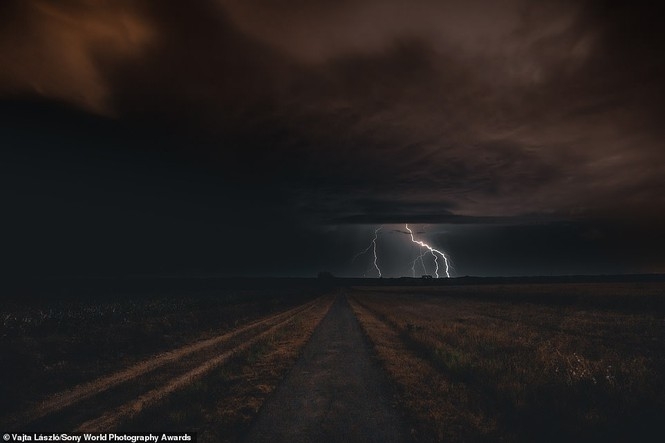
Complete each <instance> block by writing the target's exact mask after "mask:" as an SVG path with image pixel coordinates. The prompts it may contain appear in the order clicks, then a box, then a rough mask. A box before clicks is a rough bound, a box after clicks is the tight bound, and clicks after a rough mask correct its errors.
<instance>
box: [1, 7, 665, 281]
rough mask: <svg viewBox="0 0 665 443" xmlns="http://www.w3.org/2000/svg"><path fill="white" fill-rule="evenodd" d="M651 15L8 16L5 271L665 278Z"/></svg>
mask: <svg viewBox="0 0 665 443" xmlns="http://www.w3.org/2000/svg"><path fill="white" fill-rule="evenodd" d="M651 4H652V2H646V1H645V2H640V1H637V2H619V1H569V2H567V1H560V0H557V1H536V0H493V1H481V0H458V1H448V2H446V1H434V0H417V1H416V0H409V1H407V0H400V1H398V0H353V1H348V0H334V1H333V0H306V1H305V0H292V1H278V0H216V1H187V2H183V1H180V0H179V1H176V0H159V1H154V0H153V1H141V0H97V1H92V0H59V1H57V2H54V1H47V0H3V1H2V2H0V198H1V200H0V202H1V205H2V206H1V208H2V209H1V212H0V229H1V231H0V250H1V252H0V257H1V258H2V263H1V264H2V270H1V271H0V274H2V275H9V276H15V275H21V276H52V275H55V276H107V275H110V276H114V275H182V276H185V275H209V276H316V274H317V272H318V271H321V270H326V271H330V272H332V273H333V274H335V275H340V276H363V275H366V276H368V277H373V276H376V275H377V274H376V272H375V269H374V267H373V265H372V263H371V249H370V251H369V252H368V254H366V255H362V256H360V257H358V258H357V259H356V260H355V261H352V259H353V257H354V255H355V254H357V253H358V252H360V251H363V250H364V249H365V248H367V247H368V246H369V245H370V242H371V240H372V238H373V235H374V230H375V229H376V228H378V227H379V226H383V228H382V229H381V231H379V236H378V240H377V252H378V255H379V264H380V265H381V268H382V271H383V276H385V277H399V276H403V275H407V276H410V275H412V272H413V271H412V270H411V267H412V262H413V260H414V258H415V257H417V256H418V255H419V252H418V248H417V247H416V246H414V245H413V244H412V243H411V242H410V239H409V237H408V235H406V234H405V229H404V228H405V227H404V224H405V223H409V226H410V227H412V228H413V230H414V232H415V233H416V236H417V237H418V238H420V239H421V240H424V241H426V242H428V243H429V244H431V245H432V246H434V247H437V248H439V249H441V250H443V251H445V252H446V253H447V254H448V255H449V256H450V257H451V259H452V262H453V265H454V271H453V272H452V274H453V275H454V276H464V275H477V276H492V275H502V276H513V275H558V274H611V273H662V272H665V173H664V171H663V166H664V165H665V137H664V136H665V125H664V124H663V123H665V119H664V118H663V117H664V116H665V51H664V49H665V45H663V42H664V41H665V39H664V38H663V37H665V36H664V34H665V27H664V26H663V25H662V16H661V15H659V14H658V13H657V11H656V10H655V9H651V6H650V5H651ZM425 259H426V260H429V261H427V262H426V263H425V269H423V268H422V264H418V266H419V267H416V268H415V273H416V275H420V274H422V273H432V271H433V262H432V261H431V257H425Z"/></svg>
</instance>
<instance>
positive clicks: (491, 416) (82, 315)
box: [0, 280, 665, 442]
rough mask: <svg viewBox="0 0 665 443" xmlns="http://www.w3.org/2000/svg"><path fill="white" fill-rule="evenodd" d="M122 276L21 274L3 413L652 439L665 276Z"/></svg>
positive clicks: (397, 437)
mask: <svg viewBox="0 0 665 443" xmlns="http://www.w3.org/2000/svg"><path fill="white" fill-rule="evenodd" d="M107 283H108V284H107ZM130 283H131V284H128V283H127V282H125V283H123V284H121V285H118V284H117V283H113V282H101V285H100V282H96V283H95V284H94V285H91V286H89V287H88V286H85V285H83V286H81V285H78V286H77V287H76V288H74V289H71V288H70V289H67V288H64V287H63V286H61V287H54V288H52V289H51V288H49V287H46V286H45V287H40V288H38V289H39V290H32V292H30V291H24V292H23V293H21V292H20V291H17V290H16V287H14V292H13V293H12V294H10V295H11V296H8V297H6V300H5V302H4V303H3V305H2V308H1V310H0V311H1V312H0V314H1V315H2V317H1V319H2V320H3V323H2V325H1V326H2V330H1V337H0V361H1V362H2V368H1V370H2V378H1V383H0V390H1V391H0V431H8V430H16V431H18V430H21V431H27V432H31V431H35V430H40V431H41V430H49V431H51V430H54V431H57V432H71V431H112V430H135V431H179V430H190V431H198V432H199V440H200V441H209V442H217V441H243V440H244V441H258V440H261V441H294V440H297V441H309V440H312V439H316V440H317V441H507V442H510V441H515V442H522V441H524V442H526V441H585V442H586V441H598V442H600V441H660V435H659V433H660V428H661V426H660V425H661V423H660V421H662V417H663V416H665V382H664V380H665V284H664V283H662V282H658V281H637V282H635V281H633V282H620V281H615V282H610V283H603V282H599V281H594V282H584V283H575V282H557V283H547V282H521V283H519V284H516V283H512V282H502V283H501V284H449V283H450V282H448V284H440V283H442V282H434V283H433V284H426V283H424V282H418V281H414V282H413V283H415V284H417V286H407V285H405V284H404V282H391V281H390V280H388V281H379V280H375V281H372V282H371V283H372V285H371V286H364V287H360V286H355V287H350V286H348V284H349V283H354V284H357V283H358V281H353V282H350V281H343V280H333V281H325V282H320V281H319V282H316V281H301V280H298V281H296V280H291V281H289V280H274V281H262V282H259V283H257V282H251V281H233V282H225V283H223V284H217V283H214V282H213V283H214V284H211V283H210V282H204V284H202V283H201V282H200V281H199V282H195V283H194V284H193V283H191V282H186V281H176V280H173V281H170V282H169V281H160V282H159V284H158V285H153V284H152V283H150V282H142V283H141V284H140V285H136V284H135V282H130ZM394 283H397V284H394ZM437 283H439V284H437ZM474 283H476V282H474ZM151 285H152V286H151ZM109 287H112V288H113V289H109ZM90 294H94V296H93V295H90ZM310 337H311V339H310Z"/></svg>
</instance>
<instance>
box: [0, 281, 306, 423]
mask: <svg viewBox="0 0 665 443" xmlns="http://www.w3.org/2000/svg"><path fill="white" fill-rule="evenodd" d="M312 295H313V294H311V293H310V294H302V295H301V294H289V295H275V294H274V293H271V292H270V291H251V292H250V291H243V292H240V291H227V292H226V293H224V292H221V291H220V292H216V293H214V294H200V295H199V294H197V295H186V296H176V295H167V296H161V295H150V294H148V295H144V296H132V297H129V296H104V297H92V296H91V297H86V296H76V297H65V298H60V299H55V298H54V299H36V298H35V299H31V298H26V299H25V300H13V301H9V302H7V303H3V305H2V306H1V307H0V320H2V324H0V361H2V379H3V382H2V383H0V422H2V421H3V419H5V418H7V417H8V416H9V415H11V414H13V413H15V412H17V411H21V410H24V409H26V408H28V407H29V406H30V405H32V404H35V403H36V402H38V401H40V400H42V399H43V398H45V397H47V396H48V395H49V394H51V393H54V392H59V391H63V390H65V389H68V388H71V387H72V386H75V385H77V384H79V383H82V382H85V381H89V380H94V379H96V378H97V377H100V376H102V375H106V374H109V373H111V372H114V371H117V370H121V369H123V368H126V367H128V366H131V365H132V364H134V363H136V362H138V361H142V360H144V359H146V358H149V357H151V356H153V355H155V354H158V353H160V352H164V351H167V350H170V349H173V348H176V347H179V346H182V345H185V344H188V343H191V342H193V341H195V340H202V339H206V338H209V337H213V336H216V335H219V334H220V333H223V332H225V331H229V330H232V329H234V328H236V327H238V326H240V325H243V324H246V323H249V322H250V321H253V320H255V319H258V318H261V317H264V316H266V315H268V314H270V313H273V312H275V311H281V310H285V309H286V308H288V307H290V306H294V305H297V304H300V303H302V302H303V301H305V300H307V299H311V298H313V297H312Z"/></svg>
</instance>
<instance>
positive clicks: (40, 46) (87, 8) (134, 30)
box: [0, 0, 153, 113]
mask: <svg viewBox="0 0 665 443" xmlns="http://www.w3.org/2000/svg"><path fill="white" fill-rule="evenodd" d="M3 9H4V11H3V12H4V13H6V14H7V15H6V16H5V18H4V20H3V23H2V28H0V65H2V70H0V93H1V94H2V95H21V94H28V95H32V94H36V95H38V96H42V97H47V98H52V99H57V100H62V101H65V102H69V103H72V104H75V105H77V106H80V107H83V108H85V109H89V110H92V111H94V112H99V113H110V112H112V111H113V110H112V109H110V108H109V102H108V98H109V94H110V91H109V86H108V83H107V81H106V79H105V72H104V71H103V67H102V66H100V65H101V64H102V63H104V62H108V61H113V62H114V63H122V62H127V61H129V60H131V59H132V58H134V57H136V56H138V55H139V54H140V53H141V52H142V50H143V49H144V48H145V47H146V46H147V45H148V44H149V43H150V41H151V40H152V38H153V30H152V29H151V27H150V25H149V24H148V23H147V22H146V21H145V20H143V19H142V18H141V16H140V14H139V12H138V11H137V9H136V8H135V7H134V6H133V5H132V2H131V1H94V2H93V1H86V0H70V1H61V2H50V1H45V0H21V1H9V2H8V3H7V4H5V5H4V6H3Z"/></svg>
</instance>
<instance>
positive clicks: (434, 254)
mask: <svg viewBox="0 0 665 443" xmlns="http://www.w3.org/2000/svg"><path fill="white" fill-rule="evenodd" d="M404 226H406V230H407V231H409V235H411V241H412V242H413V243H415V244H417V245H420V246H422V247H424V248H427V250H428V251H429V252H430V253H431V254H432V257H434V264H435V265H436V269H435V270H434V275H436V278H439V260H438V255H440V256H441V257H442V258H443V261H444V263H445V265H446V277H448V278H450V264H449V263H448V257H446V254H445V253H443V252H441V251H439V250H438V249H435V248H433V247H431V246H430V245H428V244H427V243H425V242H423V241H420V240H416V239H415V238H414V236H413V231H412V230H411V229H410V228H409V225H408V223H407V224H406V225H404ZM437 254H438V255H437ZM420 259H421V260H422V255H421V256H420ZM416 260H417V259H416ZM424 266H425V265H424V263H423V267H424ZM412 269H413V270H414V273H415V260H414V267H413V268H412Z"/></svg>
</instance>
